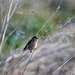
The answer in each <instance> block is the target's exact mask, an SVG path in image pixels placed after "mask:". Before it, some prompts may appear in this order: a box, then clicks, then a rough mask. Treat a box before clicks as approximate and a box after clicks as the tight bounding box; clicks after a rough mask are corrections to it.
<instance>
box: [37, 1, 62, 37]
mask: <svg viewBox="0 0 75 75" xmlns="http://www.w3.org/2000/svg"><path fill="white" fill-rule="evenodd" d="M62 1H63V0H61V1H60V3H59V5H58V7H57V9H56V11H55V12H54V13H53V14H52V16H51V17H49V19H48V20H47V21H46V23H45V24H44V25H43V26H42V27H41V29H40V30H39V32H38V33H37V34H36V36H37V35H38V34H39V33H40V31H41V30H42V29H43V28H44V27H45V26H46V24H47V23H48V22H49V21H50V20H52V18H53V17H54V15H55V14H56V12H58V10H59V9H60V7H61V6H60V5H61V3H62Z"/></svg>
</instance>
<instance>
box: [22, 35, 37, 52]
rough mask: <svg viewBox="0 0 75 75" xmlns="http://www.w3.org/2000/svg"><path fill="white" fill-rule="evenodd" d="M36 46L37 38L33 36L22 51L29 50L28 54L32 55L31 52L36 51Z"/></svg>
mask: <svg viewBox="0 0 75 75" xmlns="http://www.w3.org/2000/svg"><path fill="white" fill-rule="evenodd" d="M37 44H38V38H37V36H33V37H32V39H31V40H30V41H29V42H28V43H27V44H26V46H25V47H24V49H23V51H26V50H30V53H32V50H34V49H36V47H37Z"/></svg>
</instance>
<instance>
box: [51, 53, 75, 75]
mask: <svg viewBox="0 0 75 75" xmlns="http://www.w3.org/2000/svg"><path fill="white" fill-rule="evenodd" d="M74 57H75V54H74V55H72V56H71V57H70V58H68V59H67V61H66V62H65V63H64V64H62V65H61V66H60V67H59V68H58V69H57V70H56V71H54V72H53V73H52V75H54V74H55V73H56V72H57V71H58V70H60V69H61V68H62V67H63V66H64V65H65V64H67V63H68V62H69V61H70V60H71V59H72V58H74Z"/></svg>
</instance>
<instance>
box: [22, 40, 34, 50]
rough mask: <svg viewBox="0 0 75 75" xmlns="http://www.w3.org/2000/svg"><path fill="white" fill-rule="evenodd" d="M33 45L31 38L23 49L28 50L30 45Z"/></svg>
mask: <svg viewBox="0 0 75 75" xmlns="http://www.w3.org/2000/svg"><path fill="white" fill-rule="evenodd" d="M32 45H33V40H32V39H31V40H30V41H29V42H28V43H27V45H26V46H25V47H24V49H23V51H25V50H27V49H28V47H29V46H32Z"/></svg>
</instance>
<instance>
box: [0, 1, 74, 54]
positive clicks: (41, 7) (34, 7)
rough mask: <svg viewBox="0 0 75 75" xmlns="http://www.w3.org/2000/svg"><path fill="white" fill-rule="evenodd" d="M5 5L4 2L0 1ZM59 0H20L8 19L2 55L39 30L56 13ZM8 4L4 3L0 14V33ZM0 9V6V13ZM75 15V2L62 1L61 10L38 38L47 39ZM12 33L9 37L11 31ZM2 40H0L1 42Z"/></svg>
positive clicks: (11, 50)
mask: <svg viewBox="0 0 75 75" xmlns="http://www.w3.org/2000/svg"><path fill="white" fill-rule="evenodd" d="M2 3H3V4H4V3H5V0H2ZM59 3H60V0H21V2H20V3H19V5H18V8H17V10H16V11H15V13H14V15H13V16H12V18H11V19H10V22H9V26H8V29H7V32H6V36H5V41H4V44H3V47H2V55H4V54H5V53H6V54H8V55H9V54H10V53H11V52H13V51H14V50H16V49H17V48H19V47H20V46H22V45H24V44H26V43H27V41H28V40H29V39H30V38H31V37H32V36H34V35H36V33H37V32H38V31H39V30H40V29H41V27H42V26H43V25H44V24H45V23H46V21H47V20H48V19H49V18H50V16H52V14H53V13H54V12H55V11H56V8H57V7H58V5H59ZM8 6H9V4H8V2H6V3H5V7H4V11H3V12H2V13H0V33H1V27H2V17H1V16H2V15H3V18H4V16H5V14H6V10H7V8H8ZM1 8H2V7H1V6H0V11H1V10H2V9H1ZM74 14H75V0H63V2H62V4H61V8H60V9H59V11H58V12H57V13H56V14H55V15H54V17H53V18H52V20H51V21H49V22H48V23H47V25H46V26H45V27H44V28H43V29H42V30H41V32H40V33H39V35H38V37H47V36H48V35H49V34H50V33H51V32H52V31H54V30H55V29H56V28H57V27H58V26H61V25H63V24H64V23H65V22H66V21H67V19H69V18H70V17H72V16H73V15H74ZM14 29H15V31H14V33H13V34H12V35H11V36H9V35H10V33H11V32H12V31H13V30H14ZM1 40H2V38H0V42H1Z"/></svg>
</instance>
